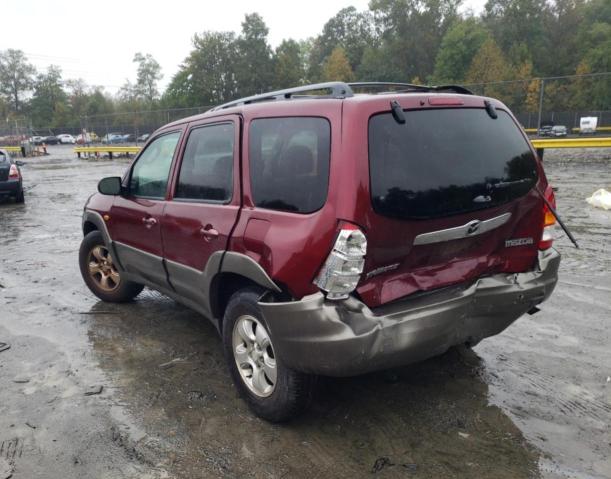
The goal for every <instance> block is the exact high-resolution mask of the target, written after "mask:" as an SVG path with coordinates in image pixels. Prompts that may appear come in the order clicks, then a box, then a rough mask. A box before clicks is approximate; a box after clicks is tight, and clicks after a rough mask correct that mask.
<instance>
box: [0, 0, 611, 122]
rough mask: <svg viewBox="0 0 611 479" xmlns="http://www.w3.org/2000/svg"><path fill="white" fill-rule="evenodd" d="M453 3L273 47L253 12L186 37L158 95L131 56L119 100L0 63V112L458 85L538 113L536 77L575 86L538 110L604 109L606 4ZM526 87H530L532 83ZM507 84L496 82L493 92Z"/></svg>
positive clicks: (379, 8) (402, 3)
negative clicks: (330, 85)
mask: <svg viewBox="0 0 611 479" xmlns="http://www.w3.org/2000/svg"><path fill="white" fill-rule="evenodd" d="M460 6H461V0H371V1H370V3H369V8H368V9H367V10H365V11H358V10H357V9H355V8H354V7H347V8H344V9H342V10H340V11H339V12H337V13H336V14H335V15H334V16H333V17H331V18H330V19H329V20H328V21H327V23H326V24H325V25H324V27H323V29H322V32H321V33H320V34H319V35H317V36H316V37H314V38H308V39H305V40H294V39H285V40H283V41H282V42H281V43H280V44H279V45H278V46H277V47H276V48H273V47H272V46H271V45H270V43H269V40H268V34H269V29H268V27H267V25H266V24H265V21H264V19H263V18H262V17H261V16H260V15H259V14H257V13H252V14H247V15H246V16H245V18H244V20H243V22H242V25H241V31H240V32H239V33H235V32H217V31H206V32H203V33H196V34H195V35H194V36H193V45H192V50H191V52H190V53H189V55H188V56H187V58H185V59H184V61H183V62H182V64H181V66H180V68H179V70H178V72H176V73H175V74H174V76H173V77H172V78H171V81H170V82H169V85H168V87H167V88H166V89H165V91H163V92H160V91H159V88H158V84H159V81H160V80H161V78H162V73H161V67H160V65H159V63H158V62H157V61H156V60H155V59H154V58H153V57H152V56H151V55H150V54H142V53H136V55H135V56H134V64H135V68H136V73H137V78H136V82H135V83H133V84H132V83H131V82H126V83H125V85H124V86H123V87H122V88H121V89H120V91H119V92H118V93H117V94H115V95H110V94H109V93H107V92H106V91H105V90H104V88H103V87H100V86H95V85H87V84H86V83H85V82H84V81H83V80H80V79H64V78H63V76H62V72H61V70H60V69H59V68H58V67H55V66H51V67H49V68H48V69H47V71H45V72H37V71H36V70H35V69H34V67H33V66H32V65H31V64H30V63H29V62H28V60H27V58H26V56H25V55H24V54H23V52H21V51H19V50H12V49H9V50H6V51H3V52H0V113H1V114H2V115H3V117H6V118H17V117H27V118H29V119H30V121H31V122H32V124H33V125H34V126H35V127H37V126H51V127H53V126H57V127H59V126H78V125H79V124H80V122H81V121H82V118H83V117H87V116H88V117H92V116H96V115H106V114H112V113H120V112H128V111H143V110H151V109H170V108H188V107H194V106H203V105H216V104H219V103H223V102H227V101H230V100H233V99H235V98H239V97H243V96H249V95H252V94H256V93H261V92H265V91H269V90H272V89H280V88H288V87H292V86H297V85H302V84H307V83H315V82H320V81H333V80H340V81H352V80H358V81H390V82H411V83H430V84H444V83H458V84H468V85H472V87H473V89H474V90H475V91H477V92H478V93H483V94H485V95H489V96H496V97H499V98H500V99H501V100H503V101H505V102H506V103H508V104H509V105H510V107H512V108H513V109H514V110H516V111H518V112H529V111H533V112H534V111H536V110H537V108H538V102H539V93H540V86H541V85H540V83H539V80H536V78H539V77H548V76H564V75H581V76H579V77H574V78H569V79H566V80H558V81H553V82H547V83H546V84H545V96H544V100H545V104H544V107H545V109H546V110H570V109H575V110H585V109H590V110H604V109H611V77H610V76H602V77H588V76H583V75H587V74H590V73H596V72H609V71H611V2H609V1H608V0H551V1H550V0H489V1H488V2H487V3H486V5H485V7H484V9H483V11H482V12H481V13H480V14H478V15H475V14H473V13H472V12H471V11H466V12H462V13H461V12H460V11H459V7H460ZM533 79H534V80H533ZM500 81H504V82H503V83H495V82H500Z"/></svg>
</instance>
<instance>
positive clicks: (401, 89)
mask: <svg viewBox="0 0 611 479" xmlns="http://www.w3.org/2000/svg"><path fill="white" fill-rule="evenodd" d="M325 90H326V91H327V93H326V94H316V93H315V92H319V91H325ZM354 90H379V91H377V92H376V93H391V92H395V93H408V92H439V93H441V92H454V93H460V94H463V95H473V92H472V91H470V90H468V89H467V88H465V87H462V86H460V85H440V86H427V85H414V84H412V83H392V82H354V83H344V82H327V83H314V84H312V85H304V86H299V87H295V88H287V89H285V90H276V91H270V92H268V93H263V94H260V95H253V96H247V97H244V98H240V99H238V100H233V101H230V102H228V103H223V104H222V105H219V106H216V107H214V108H212V109H211V110H210V111H218V110H223V109H225V108H230V107H232V106H239V105H248V104H251V103H258V102H263V101H275V100H290V99H291V98H293V97H300V98H303V97H306V98H312V99H318V98H337V99H343V98H349V97H352V96H354V94H355V91H354ZM308 93H309V94H308Z"/></svg>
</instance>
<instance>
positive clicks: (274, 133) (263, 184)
mask: <svg viewBox="0 0 611 479" xmlns="http://www.w3.org/2000/svg"><path fill="white" fill-rule="evenodd" d="M330 151H331V126H330V124H329V122H328V121H327V120H326V119H324V118H310V117H291V118H266V119H259V120H254V121H252V122H251V124H250V140H249V158H250V180H251V188H252V194H253V200H254V202H255V205H256V206H259V207H261V208H268V209H274V210H283V211H293V212H296V213H312V212H314V211H316V210H318V209H320V208H322V206H323V205H324V204H325V201H326V198H327V188H328V184H329V157H330Z"/></svg>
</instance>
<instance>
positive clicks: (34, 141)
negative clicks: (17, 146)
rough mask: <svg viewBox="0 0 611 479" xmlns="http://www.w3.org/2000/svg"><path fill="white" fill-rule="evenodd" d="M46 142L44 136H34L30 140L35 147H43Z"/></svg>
mask: <svg viewBox="0 0 611 479" xmlns="http://www.w3.org/2000/svg"><path fill="white" fill-rule="evenodd" d="M44 141H45V137H44V136H33V137H31V138H30V142H32V144H34V145H42V144H43V142H44Z"/></svg>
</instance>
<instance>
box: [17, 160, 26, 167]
mask: <svg viewBox="0 0 611 479" xmlns="http://www.w3.org/2000/svg"><path fill="white" fill-rule="evenodd" d="M15 164H16V165H17V166H23V165H25V163H24V162H23V161H20V160H17V161H15Z"/></svg>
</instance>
